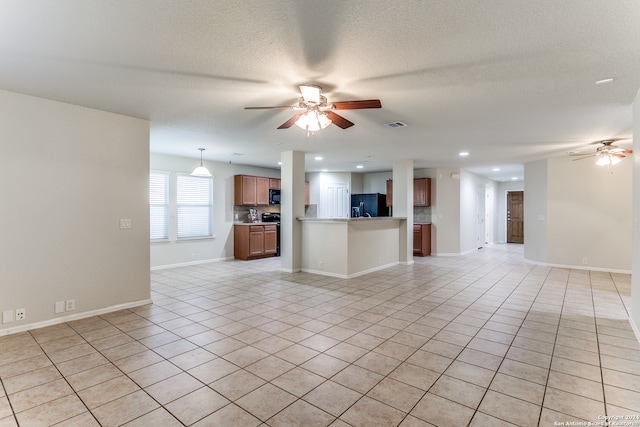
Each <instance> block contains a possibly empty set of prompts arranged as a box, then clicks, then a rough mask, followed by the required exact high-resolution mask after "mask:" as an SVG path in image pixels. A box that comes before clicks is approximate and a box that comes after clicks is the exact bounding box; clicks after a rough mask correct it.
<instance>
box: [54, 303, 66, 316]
mask: <svg viewBox="0 0 640 427" xmlns="http://www.w3.org/2000/svg"><path fill="white" fill-rule="evenodd" d="M53 312H54V313H55V314H60V313H64V301H57V302H56V303H55V305H54V309H53Z"/></svg>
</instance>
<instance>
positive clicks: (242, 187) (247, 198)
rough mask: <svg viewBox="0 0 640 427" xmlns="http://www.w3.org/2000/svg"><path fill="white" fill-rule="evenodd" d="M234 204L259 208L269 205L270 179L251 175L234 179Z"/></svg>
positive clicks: (236, 176) (237, 176)
mask: <svg viewBox="0 0 640 427" xmlns="http://www.w3.org/2000/svg"><path fill="white" fill-rule="evenodd" d="M233 191H234V196H233V204H234V205H237V206H258V205H268V204H269V178H266V177H262V176H251V175H235V176H234V177H233Z"/></svg>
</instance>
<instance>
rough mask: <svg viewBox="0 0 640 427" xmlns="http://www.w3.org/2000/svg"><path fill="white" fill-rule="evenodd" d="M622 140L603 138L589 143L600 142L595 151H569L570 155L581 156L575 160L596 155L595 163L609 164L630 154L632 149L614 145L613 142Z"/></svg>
mask: <svg viewBox="0 0 640 427" xmlns="http://www.w3.org/2000/svg"><path fill="white" fill-rule="evenodd" d="M617 141H622V138H613V139H604V140H602V141H594V142H592V143H591V144H602V145H601V146H600V147H598V148H596V151H595V153H585V152H583V151H570V152H569V155H571V156H582V157H580V158H578V159H573V160H574V161H576V160H582V159H586V158H588V157H594V156H595V157H596V158H597V160H596V165H598V166H611V165H615V164H618V163H620V161H621V160H622V159H624V158H625V157H626V155H627V154H632V153H633V150H629V149H625V148H621V147H618V146H617V145H614V144H613V143H614V142H617Z"/></svg>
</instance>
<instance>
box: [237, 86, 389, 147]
mask: <svg viewBox="0 0 640 427" xmlns="http://www.w3.org/2000/svg"><path fill="white" fill-rule="evenodd" d="M300 93H301V94H302V96H301V97H300V99H299V100H298V104H297V105H293V106H290V105H280V106H272V107H245V110H275V109H281V110H294V111H299V112H298V113H297V114H295V115H294V116H293V117H291V118H290V119H289V120H287V121H286V122H284V123H283V124H281V125H280V126H279V127H278V129H288V128H290V127H291V126H293V125H294V124H295V125H296V126H298V127H300V128H301V129H304V130H306V131H307V136H311V135H313V134H314V133H315V132H317V131H319V130H321V129H325V128H326V127H328V126H329V125H330V124H332V123H333V124H334V125H336V126H338V127H339V128H341V129H347V128H349V127H351V126H353V123H352V122H350V121H349V120H347V119H345V118H344V117H342V116H340V115H338V114H336V113H334V110H360V109H364V108H382V103H381V102H380V100H379V99H369V100H361V101H342V102H329V101H327V98H326V97H325V96H323V95H321V93H322V88H321V87H320V86H318V85H312V84H305V85H301V86H300Z"/></svg>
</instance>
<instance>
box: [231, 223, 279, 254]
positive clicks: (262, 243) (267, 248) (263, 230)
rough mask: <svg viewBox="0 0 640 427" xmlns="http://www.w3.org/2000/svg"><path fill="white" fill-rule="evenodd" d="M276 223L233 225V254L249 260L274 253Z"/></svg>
mask: <svg viewBox="0 0 640 427" xmlns="http://www.w3.org/2000/svg"><path fill="white" fill-rule="evenodd" d="M276 245H277V228H276V225H275V224H273V225H260V224H255V225H254V224H247V225H235V226H234V227H233V256H234V258H236V259H242V260H249V259H255V258H264V257H269V256H274V255H275V254H276V249H277V248H276Z"/></svg>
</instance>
